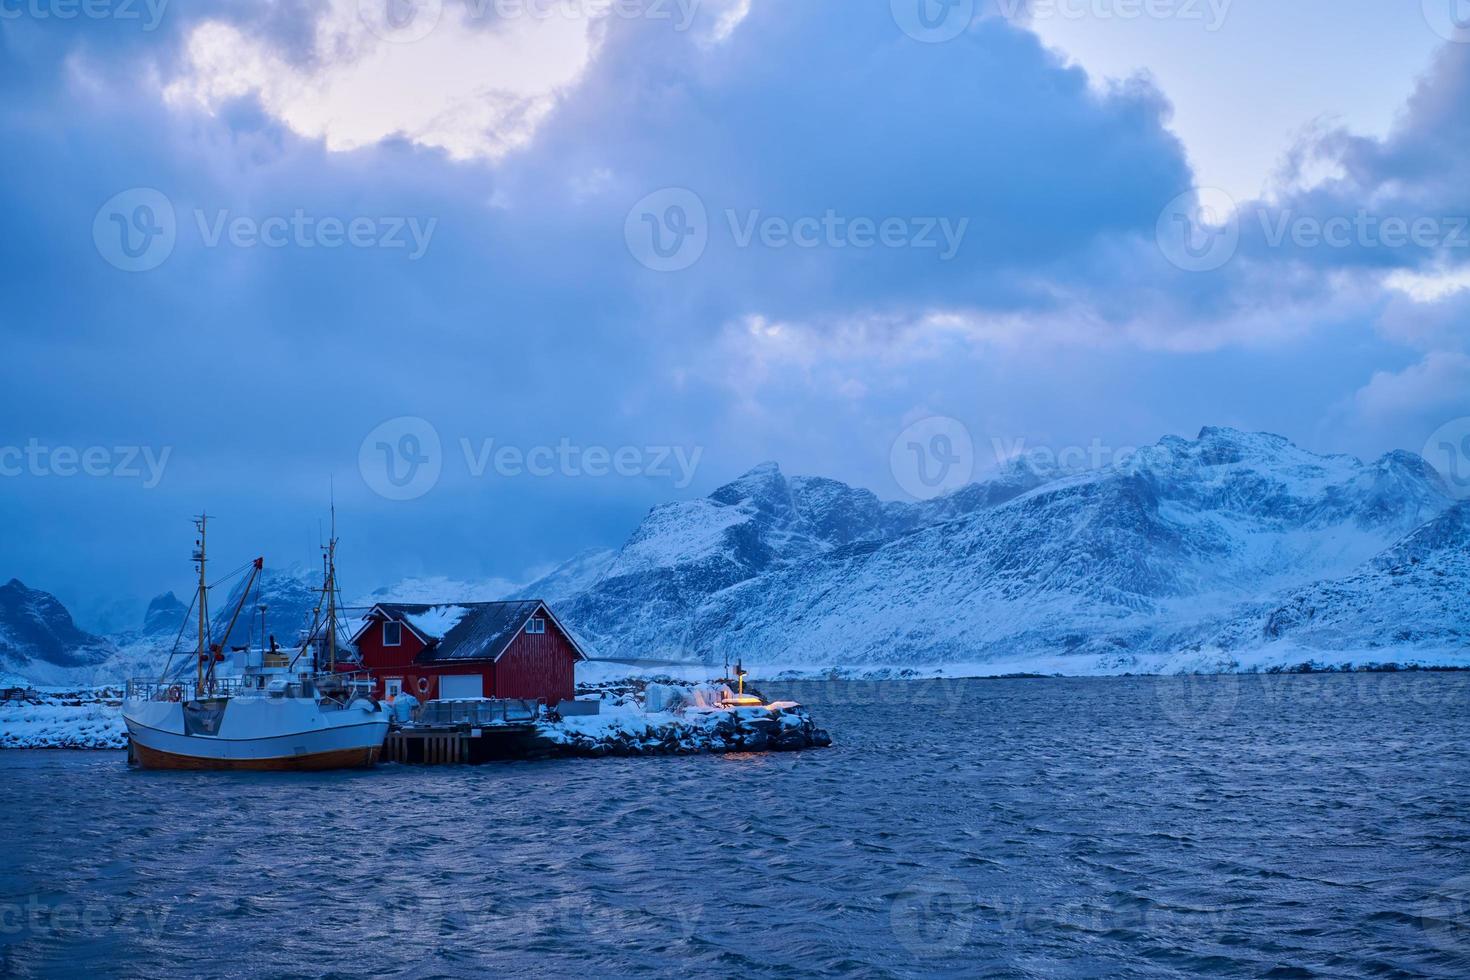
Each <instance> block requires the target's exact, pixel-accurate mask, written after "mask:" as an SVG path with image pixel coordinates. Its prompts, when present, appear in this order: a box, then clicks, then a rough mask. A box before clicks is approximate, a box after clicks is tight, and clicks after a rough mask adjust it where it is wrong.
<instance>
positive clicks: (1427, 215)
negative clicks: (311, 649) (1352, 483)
mask: <svg viewBox="0 0 1470 980" xmlns="http://www.w3.org/2000/svg"><path fill="white" fill-rule="evenodd" d="M1464 6H1465V5H1464V4H1463V3H1462V2H1461V0H1424V2H1423V3H1422V4H1421V3H1420V2H1419V0H1405V2H1402V3H1392V4H1387V3H1382V2H1381V0H1294V2H1292V3H1281V2H1279V0H1233V2H1231V0H1148V2H1143V0H1033V2H1030V3H1027V2H1025V0H892V2H889V0H861V2H857V0H702V2H698V0H618V2H616V3H613V2H611V0H602V2H597V0H442V2H440V0H389V2H386V3H385V2H384V0H362V2H359V0H320V2H315V3H313V2H306V0H274V2H265V0H261V2H255V3H250V4H239V3H211V2H203V0H193V2H188V3H185V2H184V0H174V2H172V3H164V2H163V0H152V2H151V3H150V2H149V0H90V2H89V3H88V4H87V5H85V6H83V5H81V4H79V3H76V2H74V0H7V2H5V3H4V4H3V5H0V82H3V85H4V92H5V98H4V99H3V100H0V162H3V164H4V173H5V174H6V180H4V181H3V182H0V214H3V218H4V228H5V231H6V233H5V234H4V235H3V236H0V259H3V262H0V282H3V287H4V296H5V301H4V303H3V304H0V330H3V337H4V342H5V351H6V354H7V356H6V357H5V358H4V359H3V361H0V406H3V410H4V411H3V418H4V420H5V426H4V429H3V431H0V507H3V514H4V518H5V528H4V534H3V537H0V579H8V578H9V577H11V576H16V577H19V578H21V579H22V580H23V581H25V582H26V583H27V584H28V585H32V586H34V587H39V588H44V589H48V590H50V591H54V592H56V593H57V594H58V595H60V596H61V597H62V599H63V600H64V601H66V602H67V603H68V604H69V605H71V606H73V607H74V608H76V609H77V610H78V612H79V614H80V615H81V616H82V618H83V621H84V622H85V623H86V624H88V625H92V626H93V627H94V628H95V627H98V626H101V625H106V623H105V613H106V609H105V606H106V604H107V603H109V602H111V601H112V600H114V599H123V600H131V601H133V602H136V601H137V600H138V598H139V597H141V598H143V599H146V597H147V596H149V595H151V594H153V593H155V592H158V591H160V590H162V589H163V588H168V587H174V588H179V587H185V586H186V583H187V578H188V574H189V570H188V561H187V559H188V550H189V545H190V533H191V531H190V526H189V524H188V518H189V516H190V515H192V514H194V513H197V512H198V511H199V510H200V509H202V508H208V509H209V510H210V511H211V512H213V513H215V514H216V515H217V522H216V523H215V525H214V538H213V540H214V543H215V546H216V553H217V554H219V556H220V563H221V565H220V567H229V566H232V565H233V564H235V563H237V560H238V561H243V560H244V559H245V558H247V557H251V556H253V555H254V554H256V553H264V554H265V555H266V557H267V560H268V561H269V562H271V563H272V564H274V565H279V566H284V565H288V564H290V563H292V562H297V561H310V560H314V559H313V555H314V553H315V549H316V545H317V543H318V535H319V522H320V521H321V520H322V519H323V518H324V516H325V514H326V508H327V501H328V498H329V494H332V493H335V497H336V501H337V504H338V512H339V519H340V524H341V531H342V534H343V536H344V539H345V542H344V546H343V549H344V566H345V567H344V575H345V576H346V579H347V582H348V586H349V590H352V589H356V590H358V591H365V590H367V589H370V588H372V587H374V586H376V585H379V584H384V583H387V582H391V581H394V580H396V579H398V578H400V577H403V576H414V575H445V576H449V577H451V578H454V579H458V580H464V581H472V580H483V579H487V578H503V579H506V580H508V581H521V580H524V579H525V578H527V577H528V576H530V575H532V574H534V573H535V572H536V571H537V570H538V569H542V568H544V567H546V566H548V565H549V564H551V563H553V562H555V561H557V560H559V559H562V558H565V557H568V556H570V555H572V554H574V553H576V552H578V551H580V550H582V549H585V548H590V547H596V546H607V545H613V544H616V543H617V542H618V541H620V540H621V539H622V538H623V537H624V536H625V535H626V533H627V532H628V531H629V530H630V529H631V527H633V526H634V525H635V524H636V523H637V521H638V520H639V518H640V517H641V516H642V514H643V513H645V512H646V510H647V509H648V507H650V506H651V505H653V504H655V503H659V502H663V501H666V500H671V499H679V498H683V497H690V496H695V495H699V494H702V493H705V492H708V491H709V490H710V489H711V488H712V487H714V486H716V485H718V484H719V483H721V482H723V481H725V480H727V479H729V478H731V477H733V476H735V475H738V474H739V473H741V472H743V471H745V470H747V469H749V468H750V467H751V466H754V465H756V464H757V463H760V462H762V461H765V460H775V461H777V462H779V463H780V464H781V466H782V468H783V469H784V470H785V471H786V472H788V473H803V474H819V475H827V476H833V477H837V478H840V479H843V480H846V481H848V482H851V483H855V484H861V485H864V486H868V487H871V488H872V489H874V490H875V491H876V492H877V493H878V494H879V495H880V496H883V497H886V498H902V497H905V496H908V495H915V494H919V495H922V494H924V493H926V492H929V491H930V490H931V489H933V485H932V482H931V481H928V480H927V475H926V474H919V473H916V472H915V471H913V469H912V468H911V465H918V460H917V458H916V460H915V461H913V462H912V464H910V463H905V462H904V459H905V457H904V447H906V446H907V445H908V444H909V442H913V441H914V438H913V434H914V433H918V434H919V438H918V444H921V445H923V446H925V447H942V448H943V450H944V452H945V453H946V454H947V455H946V457H945V458H946V460H947V461H949V462H955V463H956V466H954V467H950V469H949V470H948V471H947V472H949V473H950V476H951V478H953V474H959V475H961V476H963V475H975V476H979V475H982V474H983V473H984V471H985V470H986V469H988V468H991V467H993V466H994V465H995V464H996V458H997V456H998V455H999V456H1004V455H1007V454H1011V453H1014V452H1016V451H1019V450H1034V449H1036V448H1038V447H1042V448H1045V449H1050V450H1052V451H1062V450H1065V449H1067V448H1068V447H1073V448H1078V447H1081V448H1086V449H1087V450H1088V452H1089V453H1093V452H1096V451H1099V450H1100V451H1101V452H1102V453H1103V454H1104V455H1106V454H1108V453H1110V452H1116V451H1119V450H1122V449H1126V448H1127V447H1130V446H1136V445H1139V444H1147V443H1152V442H1154V441H1156V440H1157V439H1158V438H1159V437H1160V436H1162V435H1165V434H1168V433H1175V434H1181V435H1185V436H1193V435H1194V434H1195V433H1196V432H1197V431H1198V429H1199V428H1200V427H1201V426H1203V425H1207V424H1216V425H1232V426H1237V427H1241V428H1246V429H1264V430H1270V431H1275V432H1280V433H1282V434H1284V435H1287V436H1289V437H1291V438H1292V439H1293V440H1295V441H1296V442H1298V443H1300V444H1302V445H1304V446H1306V447H1308V448H1311V449H1314V450H1319V451H1334V452H1350V453H1354V454H1357V455H1360V456H1365V457H1372V456H1376V455H1377V454H1379V453H1382V452H1384V451H1386V450H1389V449H1395V448H1402V449H1409V450H1412V451H1415V452H1422V451H1426V447H1429V450H1428V451H1429V454H1430V456H1431V460H1432V461H1433V462H1435V463H1436V465H1440V466H1441V467H1453V466H1454V465H1455V464H1456V463H1460V464H1462V465H1464V466H1465V468H1466V472H1470V459H1467V458H1457V457H1456V456H1455V455H1454V454H1446V455H1444V456H1443V458H1438V459H1435V458H1433V457H1434V450H1435V449H1436V447H1439V446H1442V445H1447V444H1450V445H1459V444H1460V440H1461V438H1462V437H1470V422H1466V421H1465V420H1466V418H1467V417H1470V340H1467V312H1470V227H1467V218H1466V217H1465V216H1467V215H1470V162H1467V161H1470V154H1467V153H1466V150H1467V149H1470V28H1462V27H1458V26H1457V23H1465V24H1470V10H1465V9H1461V8H1463V7H1464ZM1456 14H1459V15H1462V17H1461V19H1460V20H1459V21H1458V22H1457V21H1456V20H1455V15H1456ZM905 433H907V434H905ZM936 436H938V437H942V438H943V439H944V442H942V443H936V442H934V441H933V440H934V438H935V437H936ZM1464 446H1465V448H1466V451H1470V441H1465V442H1464ZM446 598H449V599H452V598H454V596H446ZM133 614H134V612H133V611H131V610H130V609H129V607H124V612H123V615H133Z"/></svg>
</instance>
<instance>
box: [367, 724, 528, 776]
mask: <svg viewBox="0 0 1470 980" xmlns="http://www.w3.org/2000/svg"><path fill="white" fill-rule="evenodd" d="M535 731H536V726H535V725H531V724H519V725H517V724H501V725H494V726H487V727H482V728H473V727H471V726H469V725H453V726H442V727H441V726H432V727H431V726H421V725H416V726H413V727H404V728H393V729H390V730H389V731H388V737H387V739H386V740H384V742H383V754H382V761H384V762H400V763H404V764H407V765H416V766H454V765H473V764H476V763H480V762H489V761H492V760H498V759H520V758H526V757H527V756H528V755H530V754H534V753H533V752H532V747H533V736H534V734H535Z"/></svg>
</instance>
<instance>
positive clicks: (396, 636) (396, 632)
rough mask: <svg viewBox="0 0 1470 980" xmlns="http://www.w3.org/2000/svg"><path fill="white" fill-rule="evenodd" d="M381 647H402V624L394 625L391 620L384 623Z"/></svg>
mask: <svg viewBox="0 0 1470 980" xmlns="http://www.w3.org/2000/svg"><path fill="white" fill-rule="evenodd" d="M383 646H385V647H401V646H403V624H402V623H395V622H393V621H392V620H389V621H388V622H386V623H384V624H383Z"/></svg>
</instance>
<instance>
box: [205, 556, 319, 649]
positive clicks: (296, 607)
mask: <svg viewBox="0 0 1470 980" xmlns="http://www.w3.org/2000/svg"><path fill="white" fill-rule="evenodd" d="M247 577H248V573H246V574H244V575H242V576H241V577H240V580H239V581H237V582H235V583H234V585H233V587H232V588H231V589H230V591H229V592H228V593H226V594H224V595H223V596H220V595H215V596H213V597H212V598H211V599H210V608H209V612H210V622H211V624H212V634H211V635H212V636H213V637H214V641H215V642H216V643H219V644H221V645H222V646H223V647H224V648H225V649H229V648H230V647H234V646H244V645H246V644H250V645H252V646H259V645H260V641H261V622H260V606H261V605H262V604H263V605H265V606H266V611H265V630H266V633H267V635H273V636H275V638H276V640H277V642H279V643H280V644H281V645H282V646H295V645H297V644H299V643H300V642H302V640H304V639H305V637H306V634H307V632H308V631H309V630H310V629H311V624H312V622H313V615H314V612H315V610H316V607H317V600H318V596H319V594H320V591H321V587H322V574H321V573H320V572H309V571H306V570H305V569H303V568H302V567H301V566H299V565H294V566H290V567H288V568H284V569H278V568H273V567H271V566H269V565H267V566H266V567H265V569H264V571H262V572H261V574H260V577H259V580H258V581H257V582H256V584H255V585H253V586H252V587H251V590H250V595H249V596H248V597H247V598H246V600H245V605H244V606H243V607H242V608H241V609H240V615H239V618H238V619H237V620H236V621H235V627H234V629H233V630H231V631H230V633H229V634H228V635H226V634H225V630H226V629H227V628H228V627H229V625H230V618H231V617H232V616H234V614H235V608H236V606H238V605H239V604H240V595H241V592H242V591H243V590H244V588H245V584H246V581H247ZM213 591H214V590H213V589H211V592H213Z"/></svg>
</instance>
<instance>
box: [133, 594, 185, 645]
mask: <svg viewBox="0 0 1470 980" xmlns="http://www.w3.org/2000/svg"><path fill="white" fill-rule="evenodd" d="M187 614H188V609H187V608H186V607H185V606H184V604H183V603H182V602H180V601H179V597H178V596H176V595H174V594H173V593H172V592H165V593H164V594H163V595H159V596H154V597H153V600H152V601H151V602H149V603H148V611H147V612H146V613H144V614H143V634H142V635H144V636H156V637H168V638H170V639H171V638H173V637H175V636H177V635H178V633H179V631H180V629H182V628H183V625H184V617H185V616H186V615H187Z"/></svg>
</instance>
